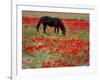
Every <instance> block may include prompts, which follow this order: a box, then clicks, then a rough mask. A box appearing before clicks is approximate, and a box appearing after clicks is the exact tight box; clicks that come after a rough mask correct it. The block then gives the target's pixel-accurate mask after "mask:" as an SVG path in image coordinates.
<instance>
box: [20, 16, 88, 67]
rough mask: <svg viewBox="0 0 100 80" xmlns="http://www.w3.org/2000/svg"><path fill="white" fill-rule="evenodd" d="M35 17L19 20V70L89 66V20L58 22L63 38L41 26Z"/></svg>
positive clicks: (48, 28) (49, 28)
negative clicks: (37, 27)
mask: <svg viewBox="0 0 100 80" xmlns="http://www.w3.org/2000/svg"><path fill="white" fill-rule="evenodd" d="M38 21H39V18H33V17H32V18H28V17H22V68H23V69H32V68H52V67H78V66H89V62H90V61H89V21H88V20H75V19H71V20H69V19H62V22H63V23H64V26H65V28H66V35H62V33H61V31H60V32H59V33H55V32H54V28H53V27H47V30H46V34H44V33H43V29H42V28H43V25H41V26H40V31H39V32H37V30H36V25H37V23H38Z"/></svg>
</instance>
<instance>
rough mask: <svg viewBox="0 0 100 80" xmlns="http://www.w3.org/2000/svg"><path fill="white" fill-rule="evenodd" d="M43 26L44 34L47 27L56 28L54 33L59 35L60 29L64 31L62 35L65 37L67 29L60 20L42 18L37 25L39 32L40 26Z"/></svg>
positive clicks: (47, 17)
mask: <svg viewBox="0 0 100 80" xmlns="http://www.w3.org/2000/svg"><path fill="white" fill-rule="evenodd" d="M41 23H42V24H43V30H44V33H46V27H47V26H50V27H54V31H55V32H56V31H57V32H58V33H59V28H60V30H61V31H62V34H63V35H65V27H64V24H63V23H62V21H61V20H60V19H59V18H54V17H49V16H43V17H41V18H40V21H39V23H38V24H37V26H36V28H37V31H39V27H40V24H41Z"/></svg>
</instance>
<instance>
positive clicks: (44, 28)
mask: <svg viewBox="0 0 100 80" xmlns="http://www.w3.org/2000/svg"><path fill="white" fill-rule="evenodd" d="M43 26H44V27H43V31H44V33H46V27H47V25H43Z"/></svg>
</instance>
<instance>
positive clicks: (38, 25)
mask: <svg viewBox="0 0 100 80" xmlns="http://www.w3.org/2000/svg"><path fill="white" fill-rule="evenodd" d="M41 22H42V19H40V21H39V23H38V24H37V26H36V28H37V31H39V27H40V24H41Z"/></svg>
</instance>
